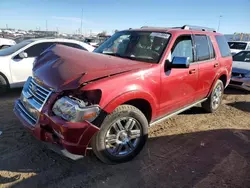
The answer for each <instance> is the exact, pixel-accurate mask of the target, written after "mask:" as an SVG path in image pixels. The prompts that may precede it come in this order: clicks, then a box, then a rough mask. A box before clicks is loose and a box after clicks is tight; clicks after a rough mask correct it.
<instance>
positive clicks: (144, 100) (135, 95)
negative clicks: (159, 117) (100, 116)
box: [103, 91, 156, 123]
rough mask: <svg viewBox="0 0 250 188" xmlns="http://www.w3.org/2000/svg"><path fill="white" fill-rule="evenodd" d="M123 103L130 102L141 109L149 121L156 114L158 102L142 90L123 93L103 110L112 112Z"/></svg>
mask: <svg viewBox="0 0 250 188" xmlns="http://www.w3.org/2000/svg"><path fill="white" fill-rule="evenodd" d="M122 104H129V105H132V106H134V107H136V108H138V109H139V110H141V112H142V113H143V114H144V115H145V117H146V118H147V120H148V122H149V123H150V121H151V120H152V119H154V117H155V116H156V102H155V100H154V98H153V97H152V96H151V95H149V94H148V93H145V92H141V91H130V92H127V93H123V94H121V95H119V96H118V97H116V98H114V99H113V100H112V101H110V102H109V103H108V104H107V105H105V107H103V110H104V111H105V112H107V113H111V112H113V111H114V110H115V109H116V108H117V107H118V106H120V105H122ZM147 109H148V110H147Z"/></svg>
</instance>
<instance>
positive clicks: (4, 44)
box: [0, 38, 16, 50]
mask: <svg viewBox="0 0 250 188" xmlns="http://www.w3.org/2000/svg"><path fill="white" fill-rule="evenodd" d="M15 44H16V42H15V41H14V40H11V39H6V38H0V50H1V49H4V48H8V47H10V46H13V45H15Z"/></svg>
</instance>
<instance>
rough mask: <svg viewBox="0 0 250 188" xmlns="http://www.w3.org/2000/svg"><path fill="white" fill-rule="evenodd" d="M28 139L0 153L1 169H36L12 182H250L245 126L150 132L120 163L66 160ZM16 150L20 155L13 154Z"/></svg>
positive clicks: (72, 184)
mask: <svg viewBox="0 0 250 188" xmlns="http://www.w3.org/2000/svg"><path fill="white" fill-rule="evenodd" d="M26 136H28V137H29V135H26ZM27 140H28V141H27V142H28V143H30V145H28V146H26V148H23V149H22V152H21V151H14V152H12V153H9V154H5V155H3V156H0V158H1V160H0V172H1V171H5V172H8V173H9V174H11V173H13V174H16V173H18V172H20V173H25V172H26V171H28V172H29V173H30V172H33V173H34V174H35V175H34V176H31V177H26V178H23V179H22V180H20V181H18V182H16V183H15V184H14V186H13V187H107V188H110V187H248V186H249V185H250V179H249V173H250V166H249V164H250V153H249V148H250V131H249V130H235V129H221V130H210V131H202V132H193V133H187V134H179V135H171V136H162V137H154V138H149V140H148V142H147V144H146V147H145V148H144V149H143V151H142V152H141V153H140V154H139V156H138V157H136V158H135V159H134V160H132V161H131V162H127V163H123V164H119V165H106V164H103V163H101V162H100V161H99V160H97V159H96V158H95V157H93V156H88V157H86V158H84V159H82V160H79V161H71V160H69V159H66V158H64V157H62V156H59V155H57V154H55V153H54V152H52V151H50V150H45V149H44V148H43V147H41V143H38V142H36V141H34V139H32V138H31V137H29V138H28V139H27ZM0 142H1V139H0ZM0 147H1V145H0ZM28 147H29V148H31V150H30V149H28ZM30 151H32V152H30ZM17 154H19V157H18V158H19V160H18V161H16V160H13V158H14V156H15V158H16V155H17ZM16 159H17V158H16ZM5 182H6V181H4V180H1V179H0V184H2V185H7V184H6V183H5ZM13 182H14V180H13Z"/></svg>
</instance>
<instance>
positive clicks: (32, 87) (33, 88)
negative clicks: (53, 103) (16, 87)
mask: <svg viewBox="0 0 250 188" xmlns="http://www.w3.org/2000/svg"><path fill="white" fill-rule="evenodd" d="M27 92H28V93H29V94H30V96H31V97H32V98H33V99H34V100H35V101H36V102H37V103H38V104H39V105H40V106H42V105H43V104H44V103H45V102H46V100H47V98H48V97H49V95H50V93H51V91H49V90H48V89H46V88H44V87H42V86H40V85H39V84H37V83H36V82H35V80H34V79H31V80H30V83H29V85H28V88H27Z"/></svg>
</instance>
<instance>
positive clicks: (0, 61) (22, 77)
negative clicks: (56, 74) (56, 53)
mask: <svg viewBox="0 0 250 188" xmlns="http://www.w3.org/2000/svg"><path fill="white" fill-rule="evenodd" d="M53 44H62V45H66V46H69V47H73V48H78V49H82V50H87V51H89V52H92V51H93V50H94V49H95V48H94V47H92V46H91V45H88V44H86V43H84V42H80V41H76V40H70V39H46V38H44V39H29V40H25V41H22V42H20V43H18V44H16V45H14V46H11V47H9V48H5V49H2V50H0V93H1V92H4V91H6V90H7V89H8V88H16V87H22V86H23V84H24V83H25V81H26V80H27V79H28V77H29V76H31V75H32V67H33V62H34V60H35V58H36V57H37V56H39V55H40V54H41V53H42V52H43V51H44V50H46V49H47V48H48V47H50V46H51V45H53Z"/></svg>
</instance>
